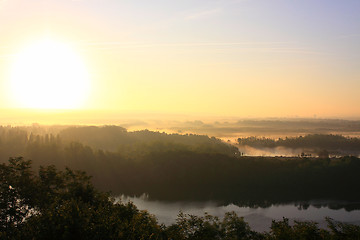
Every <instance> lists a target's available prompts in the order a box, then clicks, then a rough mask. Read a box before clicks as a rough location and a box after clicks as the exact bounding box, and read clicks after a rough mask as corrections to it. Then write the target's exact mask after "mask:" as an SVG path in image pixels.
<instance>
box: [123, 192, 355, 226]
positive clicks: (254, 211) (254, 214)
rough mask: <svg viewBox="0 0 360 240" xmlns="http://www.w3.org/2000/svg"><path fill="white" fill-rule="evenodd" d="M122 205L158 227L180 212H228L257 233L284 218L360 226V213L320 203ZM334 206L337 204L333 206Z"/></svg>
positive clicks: (138, 201) (138, 199) (140, 201)
mask: <svg viewBox="0 0 360 240" xmlns="http://www.w3.org/2000/svg"><path fill="white" fill-rule="evenodd" d="M120 198H121V200H122V201H123V202H128V201H131V202H133V203H134V204H135V205H136V206H137V207H138V208H139V209H141V210H148V211H149V212H150V213H151V214H154V215H155V216H156V218H157V219H158V221H159V223H163V224H165V225H170V224H172V223H175V221H176V217H177V215H178V214H179V211H182V212H183V213H185V214H192V215H197V216H203V215H204V213H205V212H206V213H209V214H211V215H213V216H217V217H220V218H222V217H223V216H224V215H225V213H226V212H230V211H234V212H236V213H237V214H238V216H242V217H244V219H245V221H247V222H248V223H249V225H250V227H251V228H252V229H253V230H256V231H258V232H263V231H269V228H270V226H271V221H272V220H281V219H282V218H283V217H286V218H289V219H290V222H293V221H294V220H302V221H305V220H306V221H315V222H318V223H319V226H320V227H323V228H326V222H325V217H330V218H332V219H334V220H336V221H341V222H346V223H351V224H356V225H360V210H352V211H347V210H345V209H344V208H341V209H330V208H329V207H327V206H324V203H321V202H316V201H315V202H312V203H310V205H309V206H306V207H305V208H304V207H303V205H298V204H295V203H293V204H284V205H271V206H270V207H267V208H260V207H259V208H250V207H239V206H236V205H234V204H229V205H226V206H222V205H219V204H217V203H216V202H212V201H208V202H163V201H156V200H149V199H148V198H147V197H146V196H142V197H126V196H121V197H119V198H118V199H120ZM332 204H334V203H332Z"/></svg>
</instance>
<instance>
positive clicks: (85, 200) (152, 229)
mask: <svg viewBox="0 0 360 240" xmlns="http://www.w3.org/2000/svg"><path fill="white" fill-rule="evenodd" d="M0 179H1V181H0V239H59V240H60V239H79V240H81V239H126V240H129V239H130V240H131V239H133V240H137V239H156V240H165V239H173V240H185V239H192V240H197V239H198V240H200V239H201V240H206V239H215V240H216V239H219V240H220V239H221V240H234V239H244V240H246V239H253V240H254V239H259V240H260V239H264V240H281V239H294V240H297V239H299V240H301V239H315V240H317V239H319V240H320V239H330V240H331V239H334V240H340V239H342V240H346V239H359V237H360V226H356V225H352V224H344V223H340V222H336V221H334V220H332V219H330V218H327V219H326V221H327V223H328V229H320V228H319V227H318V226H317V223H316V222H304V221H295V222H294V224H290V222H289V220H288V219H286V218H284V219H283V220H280V221H272V225H271V228H270V231H269V232H263V233H259V232H255V231H253V230H252V229H251V228H250V227H249V225H248V223H247V222H245V221H244V219H243V218H242V217H239V216H237V215H236V214H235V213H234V212H229V213H226V215H225V216H224V218H223V219H219V218H217V217H214V216H211V215H207V214H205V216H194V215H187V214H183V213H181V212H180V213H179V215H178V218H177V220H176V223H174V224H172V225H170V226H164V225H162V224H159V223H158V222H157V220H156V218H155V217H154V216H152V215H150V214H149V213H148V212H147V211H140V210H138V209H137V207H136V206H135V205H133V204H132V203H122V202H116V201H115V200H114V199H113V198H112V197H111V196H110V195H109V194H108V193H104V192H101V191H99V190H97V189H96V188H95V187H94V186H93V185H92V183H91V181H90V179H91V178H90V177H89V176H88V175H87V174H86V173H85V172H82V171H73V170H71V169H69V168H66V169H65V170H63V171H59V170H58V169H57V168H56V167H55V166H43V167H40V168H39V170H38V171H37V172H35V171H34V170H33V169H32V168H31V161H30V160H24V159H23V158H20V157H19V158H10V159H9V161H8V163H3V164H1V165H0Z"/></svg>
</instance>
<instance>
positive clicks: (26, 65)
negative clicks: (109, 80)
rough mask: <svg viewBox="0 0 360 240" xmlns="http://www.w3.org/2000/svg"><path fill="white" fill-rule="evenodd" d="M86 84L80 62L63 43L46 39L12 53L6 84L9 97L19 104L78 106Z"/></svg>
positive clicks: (43, 106) (33, 106)
mask: <svg viewBox="0 0 360 240" xmlns="http://www.w3.org/2000/svg"><path fill="white" fill-rule="evenodd" d="M89 87H90V81H89V75H88V72H87V71H86V68H85V65H84V63H83V62H82V60H81V59H80V58H79V56H78V55H76V54H75V52H74V51H73V50H72V49H71V48H70V47H69V46H67V45H65V44H63V43H60V42H57V41H52V40H48V39H47V40H43V41H40V42H37V43H34V44H32V45H30V46H28V47H27V48H25V49H23V50H22V51H20V52H19V53H18V54H16V55H15V58H14V63H13V66H12V70H11V77H10V88H11V93H12V98H13V99H14V100H15V101H16V103H17V104H18V105H19V106H21V107H25V108H38V109H39V108H41V109H74V108H79V107H81V106H82V104H83V103H84V101H85V99H86V97H87V95H88V93H89Z"/></svg>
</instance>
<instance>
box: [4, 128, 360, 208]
mask: <svg viewBox="0 0 360 240" xmlns="http://www.w3.org/2000/svg"><path fill="white" fill-rule="evenodd" d="M87 130H88V131H87ZM77 131H79V132H77ZM81 132H83V133H82V134H83V135H82V134H81ZM27 134H28V133H26V132H24V131H23V130H20V129H17V128H10V129H6V131H3V132H2V133H1V134H0V139H1V143H0V154H1V160H2V161H3V162H4V161H6V159H8V157H9V156H24V157H25V158H27V159H33V165H34V167H35V168H37V167H39V166H40V165H55V166H56V167H57V168H59V169H64V168H65V167H66V166H67V167H70V168H72V169H78V170H84V171H86V172H88V173H89V174H90V175H91V176H93V179H92V182H93V183H94V184H95V186H96V187H98V188H99V189H101V190H105V191H112V192H113V194H114V195H117V194H125V195H131V196H133V195H137V196H139V195H141V194H143V193H147V194H149V196H150V198H153V199H160V200H175V201H180V200H198V201H200V200H201V201H202V200H205V201H207V200H209V199H212V200H215V201H216V200H218V201H219V202H223V203H224V202H225V203H235V204H238V205H246V206H263V207H266V206H269V205H271V204H272V203H288V202H292V201H302V200H303V201H308V200H312V199H333V200H349V201H357V200H358V199H359V198H360V192H359V191H358V189H359V188H360V175H359V174H358V173H359V172H360V160H359V159H358V158H356V157H342V158H331V159H330V158H306V159H303V158H281V157H279V158H270V157H269V158H267V157H240V156H238V154H236V153H237V149H234V147H233V146H230V145H227V144H226V143H223V142H221V141H220V140H218V139H215V138H208V137H205V136H197V135H177V134H175V135H173V134H170V135H169V134H163V133H155V132H150V131H140V132H127V131H126V130H125V129H122V128H119V127H77V128H71V129H69V130H65V133H64V132H60V133H59V134H58V135H56V136H55V135H46V134H45V135H34V134H31V133H30V134H28V135H27ZM117 135H120V136H121V137H118V138H117V137H116V136H117ZM123 135H130V136H131V137H132V138H133V140H132V141H133V142H131V141H130V140H129V141H130V142H129V143H127V142H122V143H120V139H126V138H125V137H123ZM106 136H112V141H118V144H119V145H118V146H119V147H118V150H115V151H110V150H103V149H100V144H102V142H101V139H104V141H110V140H107V137H106ZM140 136H142V137H140ZM75 137H78V139H77V141H87V143H88V144H89V145H90V144H92V146H89V145H86V144H84V143H81V142H74V141H71V138H75ZM92 138H95V139H92ZM116 139H118V140H116ZM138 139H142V140H138ZM152 139H153V140H152ZM167 139H168V140H167ZM124 141H125V140H124ZM95 145H96V146H97V147H95ZM114 146H115V144H114ZM353 208H354V206H352V207H351V208H349V210H351V209H353Z"/></svg>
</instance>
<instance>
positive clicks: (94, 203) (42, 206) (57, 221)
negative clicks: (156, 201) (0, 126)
mask: <svg viewBox="0 0 360 240" xmlns="http://www.w3.org/2000/svg"><path fill="white" fill-rule="evenodd" d="M0 170H1V178H2V179H1V180H2V181H1V195H0V207H1V209H0V214H1V216H0V221H1V222H0V236H1V239H34V238H35V239H159V237H160V233H161V228H160V226H159V225H158V224H157V222H156V220H155V219H154V218H153V217H152V216H151V215H149V214H148V213H147V212H142V211H139V210H138V209H137V208H136V207H135V206H134V205H133V204H131V203H128V204H122V203H114V202H113V200H111V199H110V196H109V195H108V194H106V193H101V192H99V191H97V190H95V188H94V187H93V185H92V184H91V183H90V177H88V176H87V175H86V174H85V173H84V172H79V171H75V172H74V171H72V170H70V169H66V170H65V171H64V172H62V171H58V170H56V168H55V167H53V166H50V167H47V168H40V170H39V174H38V175H35V174H33V172H32V171H31V170H30V161H25V160H23V159H22V158H11V159H10V160H9V164H8V165H6V164H2V165H1V168H0Z"/></svg>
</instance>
